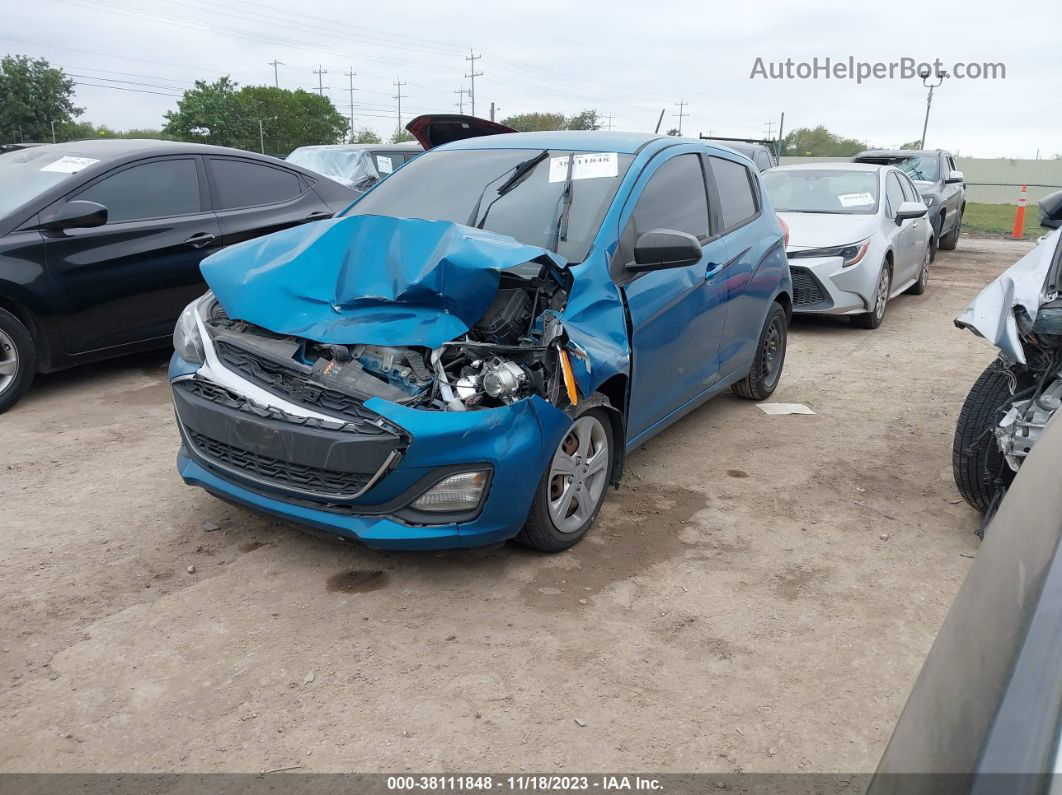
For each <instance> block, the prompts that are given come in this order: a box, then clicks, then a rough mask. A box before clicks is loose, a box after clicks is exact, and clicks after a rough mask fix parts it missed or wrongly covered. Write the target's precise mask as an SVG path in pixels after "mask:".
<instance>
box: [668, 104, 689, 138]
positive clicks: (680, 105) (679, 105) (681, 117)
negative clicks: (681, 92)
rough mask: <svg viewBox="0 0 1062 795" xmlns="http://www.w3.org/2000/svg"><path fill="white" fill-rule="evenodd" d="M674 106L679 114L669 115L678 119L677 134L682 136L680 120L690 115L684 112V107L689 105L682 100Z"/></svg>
mask: <svg viewBox="0 0 1062 795" xmlns="http://www.w3.org/2000/svg"><path fill="white" fill-rule="evenodd" d="M675 104H676V105H678V109H679V112H678V113H672V114H671V115H672V116H677V117H678V134H679V135H682V119H683V118H685V117H686V116H689V115H690V114H688V113H686V112H685V108H686V106H687V105H689V104H690V103H688V102H687V101H686V100H684V99H680V100H679V101H678V102H676V103H675Z"/></svg>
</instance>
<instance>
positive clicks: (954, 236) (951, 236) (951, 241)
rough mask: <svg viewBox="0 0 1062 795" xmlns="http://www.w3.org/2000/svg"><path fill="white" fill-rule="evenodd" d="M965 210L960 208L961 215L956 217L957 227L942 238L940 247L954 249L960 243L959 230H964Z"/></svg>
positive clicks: (945, 249) (946, 249)
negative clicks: (963, 217) (963, 216)
mask: <svg viewBox="0 0 1062 795" xmlns="http://www.w3.org/2000/svg"><path fill="white" fill-rule="evenodd" d="M965 209H966V208H965V207H964V208H963V210H965ZM963 210H959V217H958V218H956V219H955V228H954V229H952V230H951V231H950V232H948V234H946V235H944V236H943V237H941V238H940V247H941V249H942V250H944V251H954V250H955V249H956V248H957V247H958V245H959V232H960V231H962V213H963Z"/></svg>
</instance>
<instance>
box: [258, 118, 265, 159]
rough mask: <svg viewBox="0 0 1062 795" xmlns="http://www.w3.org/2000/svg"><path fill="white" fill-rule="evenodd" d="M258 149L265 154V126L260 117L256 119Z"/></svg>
mask: <svg viewBox="0 0 1062 795" xmlns="http://www.w3.org/2000/svg"><path fill="white" fill-rule="evenodd" d="M258 151H259V152H261V153H262V154H263V155H264V154H265V127H263V126H262V120H261V119H259V120H258Z"/></svg>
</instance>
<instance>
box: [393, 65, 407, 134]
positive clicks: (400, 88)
mask: <svg viewBox="0 0 1062 795" xmlns="http://www.w3.org/2000/svg"><path fill="white" fill-rule="evenodd" d="M395 85H396V86H397V87H398V93H397V94H396V95H395V97H394V98H395V99H397V100H398V129H399V130H401V129H402V86H404V85H405V83H403V82H402V78H401V77H400V78H398V79H397V80H396V81H395Z"/></svg>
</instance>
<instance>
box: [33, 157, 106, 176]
mask: <svg viewBox="0 0 1062 795" xmlns="http://www.w3.org/2000/svg"><path fill="white" fill-rule="evenodd" d="M98 162H100V161H99V160H95V159H93V158H91V157H73V156H71V155H64V156H63V157H60V158H59V159H58V160H53V161H52V162H51V163H49V164H48V165H46V166H44V167H43V168H42V169H41V171H54V172H56V173H57V174H76V173H77V172H79V171H80V170H81V169H83V168H88V167H89V166H91V165H92V164H93V163H98Z"/></svg>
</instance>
